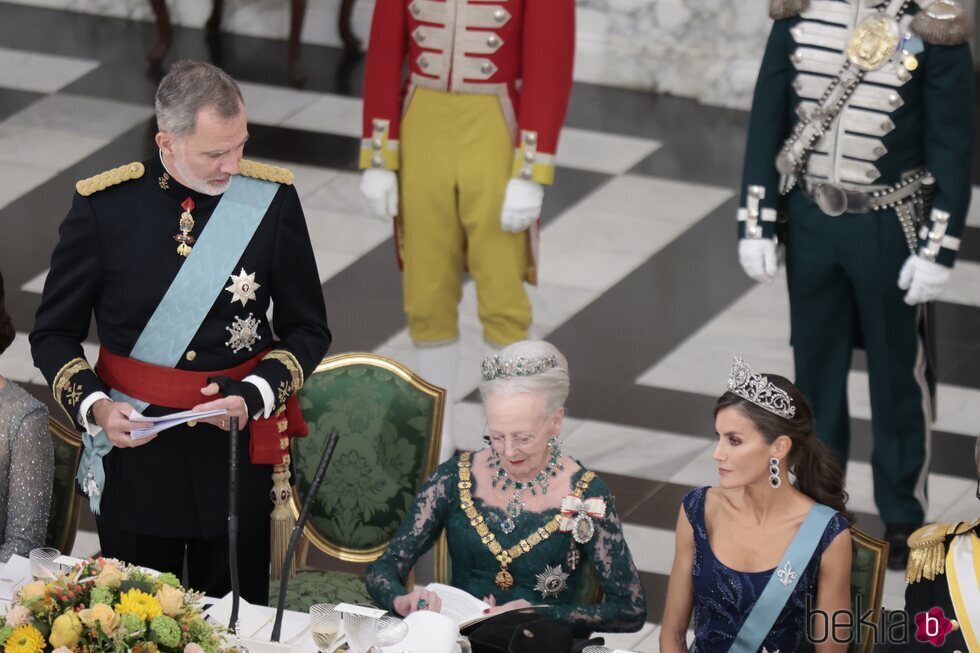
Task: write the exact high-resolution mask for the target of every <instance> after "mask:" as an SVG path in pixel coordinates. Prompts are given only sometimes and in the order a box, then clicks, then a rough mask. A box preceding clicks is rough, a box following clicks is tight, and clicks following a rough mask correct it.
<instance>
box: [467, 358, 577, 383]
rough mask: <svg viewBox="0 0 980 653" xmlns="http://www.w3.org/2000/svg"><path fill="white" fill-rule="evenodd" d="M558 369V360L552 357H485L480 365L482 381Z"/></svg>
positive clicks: (531, 374)
mask: <svg viewBox="0 0 980 653" xmlns="http://www.w3.org/2000/svg"><path fill="white" fill-rule="evenodd" d="M553 367H558V359H557V358H555V357H554V356H542V357H541V358H524V357H523V356H518V357H517V358H501V357H500V356H499V355H494V356H487V357H486V358H484V359H483V363H482V364H481V365H480V371H481V372H482V373H483V380H484V381H493V380H494V379H504V378H507V377H509V376H534V375H535V374H541V373H542V372H547V371H548V370H550V369H551V368H553Z"/></svg>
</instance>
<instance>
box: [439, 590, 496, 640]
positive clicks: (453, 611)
mask: <svg viewBox="0 0 980 653" xmlns="http://www.w3.org/2000/svg"><path fill="white" fill-rule="evenodd" d="M425 589H427V590H429V591H430V592H434V593H435V594H436V595H438V597H439V598H440V599H442V610H440V611H439V612H440V613H441V614H443V615H445V616H447V617H449V618H450V619H452V620H453V621H454V622H456V624H457V625H458V626H459V628H460V630H462V629H464V628H466V627H467V626H472V625H473V624H475V623H477V622H480V621H483V620H484V619H489V618H490V616H491V615H488V614H484V613H483V611H484V610H486V609H487V608H489V607H490V604H489V603H486V602H484V601H481V600H480V599H478V598H476V597H475V596H473V595H472V594H470V593H469V592H467V591H466V590H461V589H459V588H458V587H452V586H450V585H443V584H442V583H429V584H428V585H426V587H425Z"/></svg>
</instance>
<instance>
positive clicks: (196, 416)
mask: <svg viewBox="0 0 980 653" xmlns="http://www.w3.org/2000/svg"><path fill="white" fill-rule="evenodd" d="M227 412H228V410H227V409H225V408H218V409H216V410H202V411H198V412H196V413H195V412H194V411H192V410H185V411H182V412H180V413H170V414H169V415H160V416H159V417H144V416H143V415H141V414H140V413H139V412H138V411H135V410H134V411H133V412H132V413H130V415H129V419H130V421H132V422H150V423H151V424H153V426H148V427H146V428H145V429H135V430H134V431H132V432H130V434H129V435H130V436H131V437H132V438H133V439H134V440H139V439H141V438H145V437H148V436H151V435H153V434H154V433H159V432H160V431H165V430H167V429H169V428H170V427H172V426H177V425H178V424H186V423H187V422H193V421H197V420H202V419H207V418H208V417H217V416H218V415H225V414H226V413H227Z"/></svg>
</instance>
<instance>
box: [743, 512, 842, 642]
mask: <svg viewBox="0 0 980 653" xmlns="http://www.w3.org/2000/svg"><path fill="white" fill-rule="evenodd" d="M835 512H836V511H835V510H834V509H833V508H831V507H830V506H825V505H823V504H822V503H817V504H814V506H813V507H812V508H810V512H809V513H808V514H807V516H806V519H805V520H803V525H802V526H800V530H798V531H797V532H796V535H795V536H794V537H793V541H792V542H790V543H789V547H788V548H787V549H786V553H784V554H783V558H782V560H781V561H780V563H779V566H778V567H777V568H776V571H774V572H773V574H772V576H770V577H769V582H768V583H767V584H766V587H765V589H764V590H762V595H761V596H760V597H759V600H758V601H756V602H755V605H754V606H753V607H752V611H751V612H749V616H748V617H746V618H745V622H744V623H743V624H742V627H741V628H740V629H739V631H738V634H737V635H736V636H735V641H734V643H732V647H731V648H730V649H728V650H729V653H758V651H759V649H760V648H761V647H762V643H763V642H764V641H765V639H766V636H767V635H768V634H769V631H770V630H772V626H773V624H775V623H776V619H777V618H779V613H780V612H782V611H783V608H784V607H785V606H786V602H787V601H788V600H789V597H790V596H792V595H793V590H794V589H796V584H797V583H798V582H799V581H800V576H802V575H803V572H804V570H806V567H807V565H808V564H810V559H811V558H813V552H814V551H816V550H817V545H818V544H820V538H821V537H822V536H823V532H824V530H825V529H826V528H827V524H828V523H830V519H831V517H833V516H834V514H835ZM774 653H775V652H774Z"/></svg>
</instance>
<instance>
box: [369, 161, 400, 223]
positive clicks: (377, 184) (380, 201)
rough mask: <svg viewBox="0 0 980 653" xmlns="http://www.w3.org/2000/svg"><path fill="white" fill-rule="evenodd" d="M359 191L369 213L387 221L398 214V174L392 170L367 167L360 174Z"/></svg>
mask: <svg viewBox="0 0 980 653" xmlns="http://www.w3.org/2000/svg"><path fill="white" fill-rule="evenodd" d="M361 193H362V194H363V195H364V197H365V199H367V203H368V207H370V209H371V215H373V216H374V217H376V218H378V219H379V220H384V221H388V220H391V219H392V218H394V217H395V216H396V215H398V174H397V173H395V171H394V170H384V169H382V168H368V169H367V170H365V171H364V174H362V175H361Z"/></svg>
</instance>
